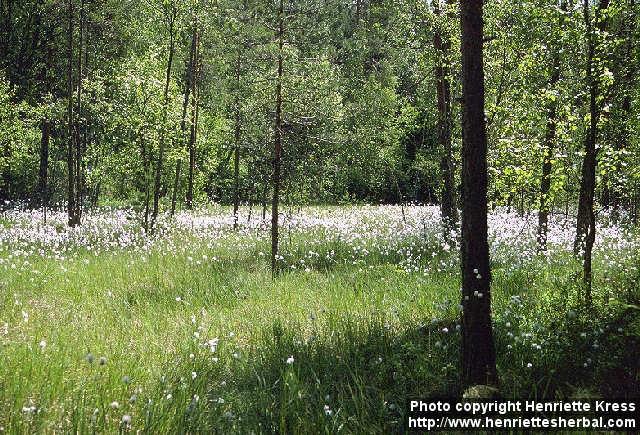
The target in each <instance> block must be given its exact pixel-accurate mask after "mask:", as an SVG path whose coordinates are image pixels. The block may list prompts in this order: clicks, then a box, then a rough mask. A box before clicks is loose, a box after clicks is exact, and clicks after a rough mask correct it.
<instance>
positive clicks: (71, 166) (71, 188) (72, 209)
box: [67, 0, 76, 227]
mask: <svg viewBox="0 0 640 435" xmlns="http://www.w3.org/2000/svg"><path fill="white" fill-rule="evenodd" d="M68 7H69V10H68V14H69V17H68V19H69V27H68V31H67V61H68V64H67V99H68V101H67V128H68V132H67V133H68V137H67V171H68V184H67V216H68V224H69V226H70V227H74V226H75V225H76V217H75V213H76V202H75V199H76V198H75V185H76V182H75V169H76V165H75V161H74V153H73V150H74V128H73V126H74V120H73V0H69V5H68Z"/></svg>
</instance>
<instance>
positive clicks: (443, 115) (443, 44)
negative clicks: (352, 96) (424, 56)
mask: <svg viewBox="0 0 640 435" xmlns="http://www.w3.org/2000/svg"><path fill="white" fill-rule="evenodd" d="M439 3H440V0H435V1H434V2H433V4H434V11H435V13H436V16H438V17H439V18H442V13H441V11H440V4H439ZM441 21H442V20H439V22H438V23H437V24H436V31H435V33H434V37H433V45H434V48H435V49H436V53H437V63H436V68H435V76H436V93H437V100H438V142H439V143H440V146H441V148H442V157H441V160H440V170H441V173H442V178H443V189H442V199H441V214H442V224H443V225H442V226H443V231H444V236H445V240H449V239H450V238H451V231H452V230H454V229H455V227H456V225H457V222H458V209H457V207H456V201H455V187H454V174H453V155H452V150H451V82H450V79H449V76H450V69H451V67H450V59H449V58H450V50H451V41H450V38H449V35H447V34H446V32H445V31H443V29H442V22H441Z"/></svg>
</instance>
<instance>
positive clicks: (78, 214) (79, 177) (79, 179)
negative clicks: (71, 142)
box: [75, 0, 85, 225]
mask: <svg viewBox="0 0 640 435" xmlns="http://www.w3.org/2000/svg"><path fill="white" fill-rule="evenodd" d="M84 14H85V11H84V0H80V20H79V23H78V84H77V87H78V88H77V89H78V90H77V102H76V107H77V108H76V117H75V124H76V127H75V134H76V140H75V147H76V149H75V154H76V161H75V165H76V170H75V172H76V174H75V175H76V177H75V182H76V187H75V195H76V199H75V206H76V210H75V220H76V225H80V223H81V220H82V192H83V190H84V189H83V184H84V183H83V181H84V180H83V170H82V148H83V145H82V142H83V140H82V139H83V133H82V132H83V130H84V121H83V120H82V79H83V74H84V67H83V64H82V55H83V52H82V50H83V46H84V44H85V41H84V19H85V16H84Z"/></svg>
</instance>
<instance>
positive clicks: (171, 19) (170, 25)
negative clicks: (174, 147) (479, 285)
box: [151, 2, 178, 231]
mask: <svg viewBox="0 0 640 435" xmlns="http://www.w3.org/2000/svg"><path fill="white" fill-rule="evenodd" d="M166 8H167V9H166V10H165V18H166V20H167V29H168V31H169V53H168V56H167V70H166V77H165V83H164V92H163V103H162V125H161V126H160V136H159V140H158V142H159V143H158V160H157V162H156V173H155V181H154V191H153V210H152V212H151V231H153V230H154V226H155V223H156V220H157V218H158V211H159V208H160V193H161V190H162V166H163V164H164V148H165V143H164V142H165V139H166V129H167V116H168V113H167V112H168V106H169V85H170V83H171V67H172V65H173V54H174V49H175V22H176V16H177V14H178V11H177V8H176V6H175V4H173V2H171V3H170V4H168V5H167V6H166Z"/></svg>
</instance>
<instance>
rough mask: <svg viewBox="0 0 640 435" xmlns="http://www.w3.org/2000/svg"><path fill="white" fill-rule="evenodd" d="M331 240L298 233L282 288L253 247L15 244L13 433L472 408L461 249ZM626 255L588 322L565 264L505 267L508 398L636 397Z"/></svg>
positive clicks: (3, 322)
mask: <svg viewBox="0 0 640 435" xmlns="http://www.w3.org/2000/svg"><path fill="white" fill-rule="evenodd" d="M334 212H335V210H334ZM375 217H376V216H374V217H369V218H368V219H370V220H371V221H372V222H374V224H375V225H374V228H378V227H382V228H384V227H386V226H390V225H401V224H399V223H398V219H401V218H400V217H399V216H396V215H390V216H389V217H388V219H387V220H385V221H382V222H379V219H378V220H376V219H375ZM378 217H379V216H378ZM167 225H170V224H167ZM410 226H411V225H408V227H410ZM7 228H10V227H7ZM107 228H108V227H107ZM330 228H331V226H328V227H325V228H315V229H314V228H309V227H306V228H303V229H300V228H297V229H296V228H295V227H294V229H293V230H291V233H290V234H287V232H286V231H285V232H284V234H283V244H282V247H283V249H282V254H283V257H284V260H283V262H282V266H283V272H282V273H281V274H280V275H279V276H278V277H276V278H275V279H272V278H271V272H270V270H269V268H268V261H269V260H268V246H269V244H268V240H267V237H266V234H265V232H264V231H262V232H259V229H256V228H250V229H247V230H242V231H241V232H240V233H239V234H234V233H233V232H231V231H230V230H229V229H228V228H227V229H226V232H220V234H221V235H220V237H215V238H214V237H211V236H210V234H209V233H208V234H207V235H204V236H203V234H199V233H198V231H195V232H189V231H177V232H174V233H171V234H167V235H166V236H163V237H164V238H163V239H162V240H164V241H157V242H153V243H147V242H144V243H141V244H139V245H135V246H142V247H135V246H134V247H125V248H117V249H111V250H108V249H103V250H99V252H97V249H96V248H95V245H94V246H88V247H83V246H79V247H75V248H73V249H66V248H65V246H67V245H64V246H62V245H61V246H60V247H59V248H52V247H51V245H47V242H46V241H45V242H43V243H44V245H47V251H46V254H48V255H49V257H50V258H47V255H44V256H43V255H42V253H41V252H38V248H33V246H31V245H28V244H27V245H21V246H15V245H14V246H11V245H10V244H6V245H5V250H4V251H3V253H2V256H1V257H2V258H5V259H8V260H7V262H5V263H3V264H4V266H5V268H4V269H5V270H4V272H3V275H2V279H1V281H0V285H1V286H2V288H3V292H2V295H1V296H0V359H1V360H2V364H1V365H0V407H1V409H2V411H0V426H2V427H3V428H4V430H5V431H8V432H19V433H20V432H34V431H44V432H53V431H62V432H67V431H80V432H90V431H93V430H97V431H100V432H103V431H106V432H117V431H120V430H132V431H135V430H138V429H142V430H145V431H147V432H150V433H157V432H175V431H188V430H191V431H210V430H216V431H219V432H220V433H228V432H230V431H231V432H239V433H247V432H251V431H254V432H256V433H260V432H263V433H270V432H274V431H276V432H278V431H280V432H298V433H308V432H328V433H335V432H339V431H344V432H359V433H371V432H382V433H388V432H390V431H391V432H394V431H400V430H401V428H402V424H403V420H402V418H403V415H404V412H405V409H404V401H405V399H406V398H407V397H408V396H412V395H413V396H416V395H417V396H428V395H455V394H459V393H460V391H459V386H458V382H457V381H458V373H457V370H458V369H457V364H458V350H459V340H458V333H457V328H458V326H457V320H458V298H459V296H458V295H459V286H460V283H459V279H458V269H457V267H458V266H457V252H456V248H455V247H444V246H443V243H442V242H441V241H439V234H438V233H437V232H434V231H433V230H429V229H428V230H427V231H425V230H424V225H417V224H416V225H415V226H414V229H415V230H414V231H413V232H411V228H407V227H404V226H400V227H399V228H402V231H404V232H398V235H397V237H392V236H393V233H390V234H391V236H386V235H385V234H383V233H379V234H378V235H371V233H366V232H363V233H359V234H358V233H354V235H353V237H351V238H350V239H346V238H345V236H344V234H348V233H347V232H346V231H345V233H344V234H343V236H341V237H335V236H334V234H332V233H331V231H330ZM430 228H431V227H430ZM433 228H437V223H436V224H434V226H433ZM107 233H108V231H107V230H105V234H107ZM216 234H217V233H216ZM105 237H106V236H105ZM66 243H67V244H68V243H70V242H66ZM100 243H103V242H100ZM34 245H35V244H34ZM38 246H40V244H39V245H38ZM500 246H502V245H500ZM507 248H509V247H504V249H505V250H506V249H507ZM510 248H512V249H513V250H516V249H517V248H518V245H517V244H515V243H514V246H511V247H510ZM17 249H21V250H24V251H29V252H27V253H26V254H24V255H19V256H16V250H17ZM56 249H57V251H56ZM616 249H617V248H616ZM620 249H624V252H625V253H626V257H625V259H624V261H618V260H616V262H615V263H613V264H612V262H611V261H609V260H607V258H606V257H607V254H608V253H609V254H611V257H613V256H614V254H615V255H616V258H619V257H618V256H617V255H619V254H620V252H621V251H619V250H617V251H614V248H606V247H604V248H602V249H601V250H600V251H599V252H597V256H596V275H595V276H596V283H595V299H594V300H595V306H594V307H593V309H592V310H591V311H589V312H586V311H584V310H583V308H582V307H581V297H580V294H581V289H580V285H579V279H578V273H579V270H580V269H579V265H578V264H577V262H576V261H575V260H574V259H572V257H571V255H570V254H568V253H567V252H565V251H562V250H555V251H553V252H552V253H551V254H550V255H549V256H548V257H544V256H535V255H531V256H529V257H527V258H524V259H520V260H519V262H511V263H507V262H506V261H505V260H504V258H506V257H502V258H501V257H498V258H496V260H495V261H494V271H493V302H494V320H495V331H496V342H497V346H498V357H499V370H500V374H501V380H502V388H501V389H502V391H503V394H505V395H507V396H513V397H522V396H526V397H529V396H537V397H541V396H558V395H560V396H563V395H564V396H571V395H572V394H577V392H580V393H584V392H587V393H589V394H599V395H602V394H616V395H620V394H622V395H625V394H627V395H631V394H633V393H634V392H637V389H638V381H637V375H638V361H637V358H636V360H633V359H632V358H629V356H628V355H629V352H635V351H637V350H638V348H639V346H638V338H639V336H640V321H639V320H638V318H639V317H638V311H637V309H636V308H633V307H630V306H628V305H624V304H629V303H633V302H634V300H636V301H637V295H638V287H637V278H638V268H637V265H638V256H637V249H636V248H634V247H633V246H628V245H625V246H624V247H622V248H620ZM310 251H311V253H310ZM54 253H55V255H52V254H54ZM62 255H64V256H66V258H65V259H60V258H59V257H60V256H62ZM10 256H11V259H9V258H10ZM18 257H19V259H16V258H18ZM51 257H53V258H51ZM25 260H26V261H27V262H28V265H26V266H25V265H24V261H25ZM9 264H18V266H16V267H15V268H12V266H10V265H9ZM291 266H294V267H291ZM611 298H615V299H614V300H611ZM634 298H635V299H634ZM619 372H624V373H627V374H628V376H629V379H626V380H625V381H626V382H620V379H619V378H620V376H622V375H620V376H616V373H619ZM634 376H635V377H634ZM634 379H635V380H634ZM623 380H624V379H623ZM616 382H618V383H619V384H620V385H617V384H616Z"/></svg>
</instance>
